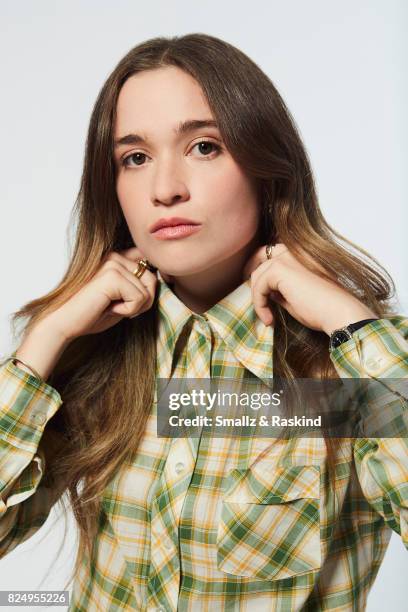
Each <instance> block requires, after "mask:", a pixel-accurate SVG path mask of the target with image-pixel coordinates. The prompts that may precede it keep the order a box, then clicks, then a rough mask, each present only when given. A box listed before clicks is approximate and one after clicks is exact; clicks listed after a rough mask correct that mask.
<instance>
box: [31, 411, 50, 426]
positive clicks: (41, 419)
mask: <svg viewBox="0 0 408 612" xmlns="http://www.w3.org/2000/svg"><path fill="white" fill-rule="evenodd" d="M31 419H32V420H33V421H35V422H36V423H38V425H43V424H44V423H45V421H46V420H47V415H46V414H44V412H35V413H34V414H32V415H31Z"/></svg>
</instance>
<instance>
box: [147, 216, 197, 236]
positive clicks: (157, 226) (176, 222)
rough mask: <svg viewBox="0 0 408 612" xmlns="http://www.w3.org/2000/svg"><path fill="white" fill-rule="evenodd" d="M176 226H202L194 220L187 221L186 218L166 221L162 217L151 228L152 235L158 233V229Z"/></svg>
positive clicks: (170, 218) (174, 218) (172, 218)
mask: <svg viewBox="0 0 408 612" xmlns="http://www.w3.org/2000/svg"><path fill="white" fill-rule="evenodd" d="M176 225H200V224H199V223H198V221H194V220H192V219H186V218H185V217H168V218H167V219H165V218H164V217H162V218H161V219H159V220H158V221H156V223H153V225H152V226H151V227H150V228H149V231H150V233H152V234H153V232H156V231H157V230H158V229H161V228H162V227H174V226H176Z"/></svg>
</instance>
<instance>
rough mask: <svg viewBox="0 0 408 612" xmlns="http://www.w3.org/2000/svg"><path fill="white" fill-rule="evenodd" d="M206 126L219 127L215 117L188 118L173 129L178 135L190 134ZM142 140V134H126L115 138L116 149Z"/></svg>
mask: <svg viewBox="0 0 408 612" xmlns="http://www.w3.org/2000/svg"><path fill="white" fill-rule="evenodd" d="M204 127H214V128H217V129H218V124H217V122H216V121H214V119H188V120H187V121H181V122H180V123H179V124H178V126H177V127H176V128H175V129H174V130H173V131H174V133H175V134H176V136H182V135H183V134H188V133H190V132H193V131H195V130H199V129H201V128H204ZM140 142H145V140H144V138H143V137H142V136H139V135H138V134H133V133H131V134H126V135H125V136H121V137H120V138H118V139H117V140H115V149H116V148H117V147H120V146H121V145H135V144H138V143H140Z"/></svg>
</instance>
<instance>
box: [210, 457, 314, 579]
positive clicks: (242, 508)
mask: <svg viewBox="0 0 408 612" xmlns="http://www.w3.org/2000/svg"><path fill="white" fill-rule="evenodd" d="M262 463H263V462H261V464H262ZM261 464H260V465H256V464H255V465H254V466H253V467H251V468H248V469H246V470H245V469H244V470H240V469H234V470H232V471H231V472H230V473H229V474H228V475H227V477H226V489H225V492H224V496H223V498H222V501H221V504H222V505H221V516H220V522H219V525H218V528H217V542H216V545H217V566H218V569H219V570H221V571H222V572H226V573H228V574H233V575H234V576H248V577H252V578H258V579H263V580H280V579H283V578H290V577H293V576H298V575H301V574H306V573H308V572H312V571H315V570H318V569H319V568H320V567H321V561H322V559H321V538H320V508H319V503H320V466H319V465H293V466H290V467H280V468H276V464H275V466H265V465H264V466H263V467H262V465H261ZM268 468H269V469H268Z"/></svg>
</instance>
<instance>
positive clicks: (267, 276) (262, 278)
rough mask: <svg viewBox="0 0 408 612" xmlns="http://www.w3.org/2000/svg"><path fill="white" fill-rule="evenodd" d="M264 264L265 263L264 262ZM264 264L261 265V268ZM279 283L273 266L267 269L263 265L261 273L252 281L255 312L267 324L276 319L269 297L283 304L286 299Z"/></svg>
mask: <svg viewBox="0 0 408 612" xmlns="http://www.w3.org/2000/svg"><path fill="white" fill-rule="evenodd" d="M264 263H266V262H264ZM269 263H270V262H269ZM262 266H264V264H262ZM262 266H260V268H261V267H262ZM260 268H259V269H260ZM253 276H254V275H253ZM277 285H278V280H277V277H274V275H273V269H272V267H271V266H268V268H267V270H266V268H265V267H263V272H262V273H260V274H259V275H258V276H257V277H256V278H255V279H254V280H253V283H252V287H251V290H252V301H253V304H254V308H255V312H256V313H257V315H258V316H259V318H260V319H261V320H262V321H263V322H264V323H265V325H271V324H272V323H273V321H274V316H273V312H272V310H271V307H270V305H269V299H270V298H271V299H273V300H274V301H276V302H278V303H279V304H282V303H283V301H284V298H283V296H282V294H281V293H280V291H279V289H278V286H277Z"/></svg>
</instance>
